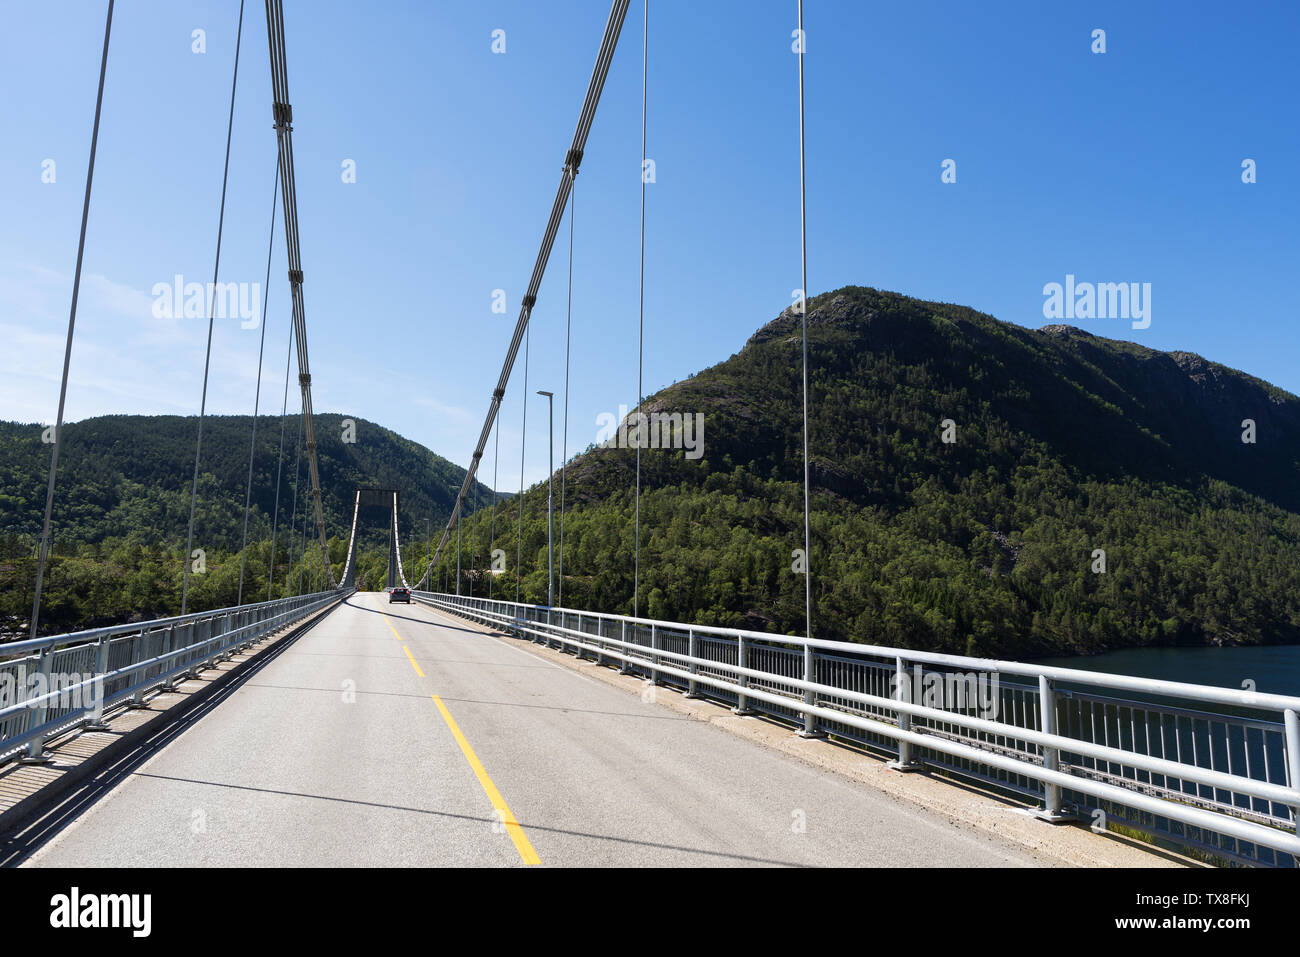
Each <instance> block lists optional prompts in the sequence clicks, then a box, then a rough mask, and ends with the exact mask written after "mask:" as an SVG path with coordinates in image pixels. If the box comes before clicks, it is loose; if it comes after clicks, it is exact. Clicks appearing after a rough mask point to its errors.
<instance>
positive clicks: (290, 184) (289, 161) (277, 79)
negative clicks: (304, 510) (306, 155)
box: [241, 0, 334, 588]
mask: <svg viewBox="0 0 1300 957" xmlns="http://www.w3.org/2000/svg"><path fill="white" fill-rule="evenodd" d="M241 2H242V0H241ZM266 32H267V40H268V43H269V44H270V50H271V94H272V104H271V112H272V116H273V117H274V120H275V124H274V125H275V134H276V142H277V145H278V148H279V165H280V188H281V192H282V194H283V197H284V198H283V201H282V203H281V207H282V208H283V210H284V244H285V249H286V251H287V253H288V260H289V289H290V293H291V295H292V298H293V322H294V328H295V330H296V332H295V338H296V341H297V345H298V383H299V385H300V387H301V390H302V408H303V430H304V433H305V435H306V441H305V448H306V451H307V469H308V472H309V474H310V476H311V495H312V505H313V509H314V511H315V515H316V532H317V536H318V537H319V539H320V549H321V565H322V566H323V568H324V570H325V580H326V583H327V584H328V585H329V586H330V587H331V588H332V587H333V586H334V570H333V568H332V567H331V566H330V560H329V542H328V539H327V538H326V535H325V514H324V510H323V504H322V502H321V488H320V469H319V466H318V464H317V460H316V428H315V424H314V422H313V419H312V404H311V368H310V365H309V363H308V361H307V317H306V309H305V307H304V304H303V294H302V281H303V273H302V256H301V250H300V248H299V239H298V191H297V187H296V185H295V183H294V175H293V125H292V124H293V107H292V106H291V105H290V103H289V79H288V73H287V66H286V57H285V47H284V9H283V6H282V0H266Z"/></svg>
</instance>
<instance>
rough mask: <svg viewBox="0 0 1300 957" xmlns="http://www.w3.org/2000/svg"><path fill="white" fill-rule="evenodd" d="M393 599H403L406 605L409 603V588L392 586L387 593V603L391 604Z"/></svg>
mask: <svg viewBox="0 0 1300 957" xmlns="http://www.w3.org/2000/svg"><path fill="white" fill-rule="evenodd" d="M395 601H404V602H406V603H407V604H408V605H409V604H410V603H411V589H409V588H400V587H399V588H394V589H392V590H391V591H389V593H388V603H389V604H390V605H391V604H392V603H393V602H395Z"/></svg>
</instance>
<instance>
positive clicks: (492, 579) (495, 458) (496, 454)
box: [488, 422, 501, 598]
mask: <svg viewBox="0 0 1300 957" xmlns="http://www.w3.org/2000/svg"><path fill="white" fill-rule="evenodd" d="M492 428H493V431H495V432H496V448H495V449H494V450H493V452H492V529H491V531H489V532H488V548H489V549H491V548H492V546H493V545H495V544H496V540H497V465H499V464H500V458H501V429H500V428H499V427H498V425H497V423H496V422H493V423H492ZM494 571H495V569H493V570H492V571H489V572H488V598H491V597H492V592H493V585H494V584H495V583H496V578H497V576H496V575H495V574H494Z"/></svg>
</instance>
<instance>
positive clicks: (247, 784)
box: [24, 593, 1049, 867]
mask: <svg viewBox="0 0 1300 957" xmlns="http://www.w3.org/2000/svg"><path fill="white" fill-rule="evenodd" d="M1044 863H1049V862H1048V861H1045V860H1043V859H1041V858H1039V857H1037V856H1035V855H1033V854H1032V853H1030V852H1028V851H1026V850H1024V849H1022V848H1020V847H1017V846H1015V845H1012V844H1009V843H1007V844H1004V843H1002V842H1001V841H999V840H998V839H997V838H996V837H994V836H991V835H986V834H983V833H981V832H971V831H969V830H965V829H961V828H958V827H956V826H954V825H952V824H950V823H948V822H947V821H946V820H945V819H944V818H942V817H941V816H939V815H937V814H932V813H929V812H926V811H924V810H922V809H918V808H917V807H915V806H913V805H911V804H908V803H904V802H902V801H899V800H897V799H895V798H892V797H889V796H887V795H884V794H881V793H878V792H874V791H872V790H870V789H869V788H865V787H863V786H862V785H860V784H856V783H853V782H851V781H849V780H847V779H844V778H840V777H838V776H836V775H835V774H832V773H830V772H828V771H822V770H819V769H815V768H812V767H809V766H807V765H804V764H802V763H800V762H799V761H797V760H794V759H792V758H789V757H785V756H783V755H780V754H778V753H776V752H774V751H771V750H768V749H766V748H764V747H762V746H761V745H760V744H756V743H754V742H750V741H746V740H744V739H742V738H739V737H737V736H735V735H732V734H728V733H727V732H725V731H723V730H720V729H718V728H715V727H712V726H710V725H709V724H707V723H705V722H701V721H696V720H692V719H690V718H688V717H685V716H683V715H680V714H678V713H676V712H675V711H672V710H670V709H668V708H666V707H664V706H662V705H658V704H654V703H647V702H645V701H642V700H641V699H640V698H638V697H637V696H636V695H631V694H628V693H627V692H626V691H623V690H620V689H618V688H614V687H611V686H609V685H607V684H605V683H604V682H600V681H597V680H594V679H593V678H591V677H588V676H586V675H583V674H580V673H579V672H577V671H575V670H572V669H568V668H565V667H562V666H560V665H556V664H554V663H552V662H549V661H546V660H545V659H543V658H542V657H540V656H538V655H536V654H534V653H532V652H531V651H530V650H529V646H528V645H527V644H526V643H523V642H518V643H516V642H506V641H501V640H498V639H495V638H491V637H487V636H485V635H483V634H481V633H479V632H478V631H476V630H475V629H474V628H472V627H471V626H468V625H466V624H465V623H463V622H461V621H459V620H458V619H456V618H454V617H451V616H448V615H445V614H443V613H441V612H437V611H434V610H432V609H430V608H427V607H425V606H423V605H419V604H412V605H409V606H408V605H403V604H394V605H389V604H388V600H387V596H386V595H384V594H376V593H358V594H354V595H353V596H352V597H351V598H350V599H349V600H348V601H347V602H346V604H343V605H340V606H339V607H338V608H336V609H335V610H334V611H333V612H331V613H330V614H329V615H328V617H326V618H325V619H324V620H323V621H322V622H321V623H320V624H318V625H316V627H315V628H313V629H312V630H311V631H309V632H308V633H307V634H305V635H304V636H302V637H300V638H299V639H297V640H296V641H295V642H294V643H293V644H291V645H289V646H288V647H286V648H285V649H283V650H282V651H281V652H280V653H279V654H278V655H276V656H275V657H274V659H273V660H270V661H269V662H268V663H266V664H265V666H264V667H262V668H260V669H258V670H257V671H256V672H255V673H253V674H251V675H250V676H249V677H248V678H247V680H245V681H243V682H242V683H240V684H239V685H238V687H237V688H236V690H234V691H233V692H232V693H230V694H229V695H227V696H226V697H225V698H224V699H223V700H221V702H220V703H219V704H218V705H216V706H215V707H214V708H212V709H211V710H210V711H208V712H207V713H206V714H205V715H204V716H203V717H202V718H200V719H199V720H196V721H194V722H193V723H192V724H190V725H189V726H188V727H187V728H185V730H183V732H181V733H179V734H178V735H177V736H175V738H174V739H173V740H171V741H170V743H168V744H166V746H165V747H163V748H162V749H161V750H160V751H158V752H157V753H156V754H154V755H153V756H152V757H151V758H149V759H148V760H147V761H145V762H143V763H141V764H140V765H139V766H138V767H136V768H134V769H133V770H131V771H130V773H129V774H126V775H124V777H123V779H122V780H121V781H120V783H118V784H117V785H116V786H115V787H113V789H112V790H111V791H109V792H108V793H107V794H105V795H103V796H102V797H101V798H100V799H99V800H96V801H94V802H93V803H89V805H88V806H87V807H86V808H85V810H83V811H82V812H81V813H80V814H79V815H78V816H77V817H76V818H75V819H74V820H72V821H71V822H70V823H68V824H67V825H66V826H65V827H63V828H62V829H61V830H59V831H58V832H57V833H56V834H54V836H53V837H52V838H51V839H50V840H49V841H48V842H47V843H45V844H44V845H43V846H41V847H39V848H38V849H37V850H36V851H35V852H34V853H33V854H32V855H31V856H30V857H28V858H27V860H26V861H25V863H24V866H71V867H95V866H103V867H121V866H152V865H159V866H163V865H167V866H174V865H182V866H262V865H268V866H329V867H334V866H354V865H356V866H363V865H366V866H369V865H373V866H522V865H525V864H541V865H563V866H602V865H620V866H648V867H675V866H718V865H769V864H770V865H810V866H824V865H835V866H844V865H847V866H876V867H882V866H883V867H897V866H909V865H911V866H1034V865H1041V864H1044Z"/></svg>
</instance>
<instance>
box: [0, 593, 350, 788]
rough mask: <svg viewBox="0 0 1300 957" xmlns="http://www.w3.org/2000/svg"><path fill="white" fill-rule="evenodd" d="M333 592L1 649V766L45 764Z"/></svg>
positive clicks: (324, 602) (334, 597)
mask: <svg viewBox="0 0 1300 957" xmlns="http://www.w3.org/2000/svg"><path fill="white" fill-rule="evenodd" d="M348 594H349V592H348V591H343V590H335V591H328V592H318V593H316V594H313V595H300V596H296V597H293V598H280V599H276V600H275V601H267V602H259V603H258V604H255V605H241V606H239V607H236V608H220V609H217V610H215V611H202V612H195V613H193V614H189V615H182V616H180V617H176V618H160V619H156V620H154V621H146V622H139V623H136V624H131V625H113V626H111V627H107V628H93V629H89V630H87V631H77V632H71V633H69V634H64V635H52V636H50V637H47V638H33V639H28V640H25V641H15V642H10V643H8V644H2V645H0V764H3V763H4V762H6V761H9V760H12V759H14V758H17V757H20V756H21V757H23V758H24V759H26V760H31V761H40V760H43V752H44V747H45V743H46V742H47V741H49V740H50V739H51V738H53V737H55V736H56V735H62V734H66V733H67V732H69V731H72V730H75V729H78V728H83V729H97V728H101V727H103V721H104V715H105V713H106V712H107V711H108V710H109V709H111V708H114V707H117V706H136V707H139V706H142V705H143V704H144V697H145V695H146V694H147V693H149V692H151V691H154V690H160V691H162V690H170V689H171V688H172V687H173V686H174V684H175V683H176V680H177V678H179V677H181V676H182V675H186V674H190V673H193V672H197V671H201V670H203V669H204V668H206V667H210V666H211V665H212V664H213V663H214V662H216V661H219V660H222V659H225V658H228V657H230V656H231V655H232V654H234V653H235V651H237V650H238V649H240V648H243V647H246V646H247V645H249V644H251V643H252V642H254V641H256V640H258V639H259V638H262V637H263V636H265V635H268V634H271V633H272V632H275V631H278V630H280V629H281V628H284V627H286V626H288V625H291V624H293V623H294V622H296V621H299V620H301V619H303V618H305V617H306V616H308V615H310V614H312V613H313V612H315V611H318V610H320V609H321V608H325V607H327V606H329V605H330V604H332V603H334V602H336V601H339V600H341V599H343V598H345V597H347V595H348Z"/></svg>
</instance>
